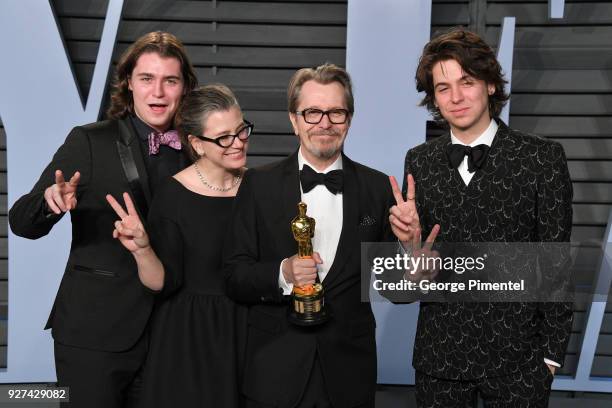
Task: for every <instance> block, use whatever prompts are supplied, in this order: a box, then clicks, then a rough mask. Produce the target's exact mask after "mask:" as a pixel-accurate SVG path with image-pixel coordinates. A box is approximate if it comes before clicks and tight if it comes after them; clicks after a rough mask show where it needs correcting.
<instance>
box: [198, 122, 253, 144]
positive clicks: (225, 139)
mask: <svg viewBox="0 0 612 408" xmlns="http://www.w3.org/2000/svg"><path fill="white" fill-rule="evenodd" d="M244 124H245V126H244V127H243V128H241V129H240V130H239V131H238V132H236V134H235V135H223V136H220V137H217V138H215V139H211V138H210V137H205V136H198V135H194V136H195V137H197V138H198V139H200V140H203V141H205V142H211V143H214V144H216V145H218V146H221V147H224V148H226V147H230V146H231V145H233V144H234V140H236V138H238V139H240V140H241V141H243V142H246V141H247V140H249V137H250V136H251V133H252V132H253V127H255V125H253V124H252V123H251V122H249V121H246V120H245V121H244Z"/></svg>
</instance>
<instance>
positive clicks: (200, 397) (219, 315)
mask: <svg viewBox="0 0 612 408" xmlns="http://www.w3.org/2000/svg"><path fill="white" fill-rule="evenodd" d="M177 124H178V126H177V127H178V131H179V135H180V137H181V142H182V144H183V146H184V148H186V149H187V151H188V153H189V155H190V156H191V158H192V160H193V165H191V166H189V167H187V168H186V169H185V170H183V171H181V172H179V173H177V174H176V175H174V176H173V177H172V178H171V179H169V180H168V182H167V183H165V185H163V186H162V187H160V188H159V190H158V192H157V193H156V196H155V198H154V200H153V203H152V205H151V211H150V213H149V219H148V224H147V230H146V231H145V229H144V227H143V224H142V223H141V221H140V220H139V218H138V214H137V213H136V210H135V208H134V205H133V204H132V201H131V199H130V197H129V196H128V195H127V194H124V197H123V198H124V200H125V204H126V209H123V208H122V206H121V205H120V204H119V203H118V202H117V201H116V200H115V199H114V198H113V197H111V196H107V199H108V201H109V203H110V204H111V206H112V207H113V208H114V209H115V211H116V212H117V215H118V216H119V217H120V221H117V222H116V223H115V230H114V232H113V235H114V236H115V237H116V238H118V239H119V240H120V241H121V242H122V244H123V245H124V246H125V247H126V248H127V249H128V250H130V251H131V252H132V254H133V255H134V258H135V260H136V263H137V265H138V273H139V276H140V279H141V281H142V283H143V285H144V286H145V287H146V288H149V289H150V290H153V291H155V292H158V293H157V296H158V299H159V302H158V304H157V305H156V308H155V311H154V313H153V316H152V319H151V326H150V347H149V354H148V357H147V361H146V363H145V367H144V369H143V377H142V380H143V382H142V398H141V402H142V406H143V407H174V406H179V407H185V408H188V407H224V408H225V407H230V408H231V407H238V406H239V398H240V397H239V396H240V393H239V388H238V387H239V377H240V361H241V359H242V357H241V351H242V349H243V348H242V344H243V342H242V340H241V339H243V336H242V335H241V333H243V331H242V330H244V328H246V321H245V318H246V314H245V313H246V312H245V310H244V309H242V308H241V307H240V306H238V305H236V304H235V303H234V302H232V301H231V300H230V299H229V298H228V297H226V295H225V285H224V279H223V275H222V259H221V258H222V250H223V248H222V245H223V241H224V239H223V237H224V235H225V234H224V233H225V231H226V229H227V225H228V223H229V221H230V214H231V209H232V203H233V201H234V197H235V195H236V192H237V190H238V187H239V185H240V181H241V180H242V176H243V174H244V171H245V165H246V153H247V147H248V139H249V136H250V135H251V132H252V130H253V125H252V124H251V123H249V122H247V121H246V120H244V118H243V116H242V111H241V110H240V106H239V105H238V102H237V100H236V97H235V96H234V94H233V93H232V91H231V90H230V89H229V88H227V87H226V86H224V85H208V86H204V87H200V88H198V89H196V90H194V91H192V92H191V93H189V94H188V95H187V96H186V97H185V98H184V100H183V102H182V105H181V107H180V108H179V112H178V113H177Z"/></svg>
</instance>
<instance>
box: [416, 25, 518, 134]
mask: <svg viewBox="0 0 612 408" xmlns="http://www.w3.org/2000/svg"><path fill="white" fill-rule="evenodd" d="M447 60H455V61H457V63H459V65H461V68H462V69H463V71H465V72H466V73H467V74H469V75H471V76H472V77H474V78H476V79H479V80H483V81H485V82H486V83H487V84H490V85H494V86H495V92H494V93H493V95H491V96H489V114H490V115H491V116H492V117H498V116H499V114H500V113H501V110H502V108H503V107H504V105H505V104H506V102H507V101H508V99H509V95H508V94H507V93H506V91H505V90H504V85H505V84H506V83H507V81H506V80H505V79H504V76H503V74H502V69H501V65H499V62H498V61H497V58H496V57H495V54H494V53H493V50H492V49H491V47H489V45H488V44H487V43H486V42H484V40H483V39H482V38H480V36H478V34H476V33H473V32H471V31H468V30H466V29H464V28H461V27H459V28H453V29H451V30H450V31H448V32H446V33H443V34H441V35H438V36H437V37H435V38H434V39H432V40H431V41H429V42H428V43H427V44H426V45H425V47H423V54H422V55H421V58H420V59H419V65H418V67H417V72H416V78H415V79H416V88H417V91H418V92H425V97H424V98H423V100H422V101H421V103H420V106H426V107H427V110H429V112H430V113H431V114H432V116H433V117H434V119H435V120H436V121H438V122H446V121H445V119H444V118H443V117H442V115H441V114H440V110H439V109H438V108H437V107H436V104H435V94H434V83H433V74H432V70H433V67H434V65H436V63H438V62H440V61H447Z"/></svg>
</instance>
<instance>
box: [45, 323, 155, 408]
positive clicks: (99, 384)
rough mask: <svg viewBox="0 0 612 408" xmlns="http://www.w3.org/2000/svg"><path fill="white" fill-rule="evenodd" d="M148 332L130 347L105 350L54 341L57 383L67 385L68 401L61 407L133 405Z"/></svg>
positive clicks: (146, 345)
mask: <svg viewBox="0 0 612 408" xmlns="http://www.w3.org/2000/svg"><path fill="white" fill-rule="evenodd" d="M147 347H148V335H146V334H145V335H143V336H142V337H141V339H140V340H138V342H137V343H136V344H135V345H134V346H133V347H132V348H131V349H129V350H126V351H122V352H117V353H113V352H108V351H97V350H88V349H84V348H79V347H72V346H67V345H64V344H61V343H58V342H57V341H56V342H55V343H54V350H55V371H56V373H57V382H58V386H60V387H69V395H70V402H69V403H62V404H61V407H62V408H132V407H136V405H137V403H138V396H139V393H140V389H141V387H142V378H141V375H140V371H141V368H142V366H143V364H144V361H145V357H146V355H147Z"/></svg>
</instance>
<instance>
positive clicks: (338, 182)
mask: <svg viewBox="0 0 612 408" xmlns="http://www.w3.org/2000/svg"><path fill="white" fill-rule="evenodd" d="M300 183H301V184H302V190H303V191H304V193H307V192H309V191H310V190H312V189H313V188H315V187H316V186H318V185H319V184H323V185H324V186H325V187H327V189H328V190H329V192H330V193H332V194H337V193H340V192H342V186H343V185H344V173H343V172H342V170H332V171H330V172H328V173H317V172H316V171H314V170H313V169H312V168H311V167H310V166H309V165H307V164H305V165H304V167H302V170H301V171H300Z"/></svg>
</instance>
